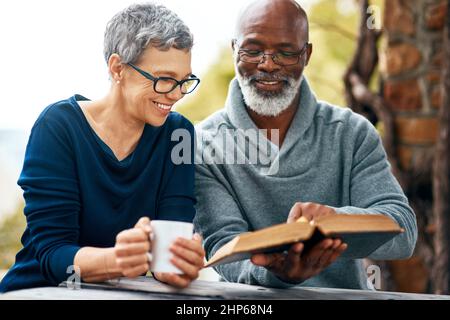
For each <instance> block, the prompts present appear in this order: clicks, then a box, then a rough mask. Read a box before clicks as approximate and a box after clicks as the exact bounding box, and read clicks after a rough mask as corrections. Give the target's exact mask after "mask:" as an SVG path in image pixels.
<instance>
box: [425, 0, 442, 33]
mask: <svg viewBox="0 0 450 320" xmlns="http://www.w3.org/2000/svg"><path fill="white" fill-rule="evenodd" d="M446 16H447V2H446V1H442V2H441V3H438V4H433V5H429V6H428V7H427V8H426V10H425V23H426V26H427V28H428V29H431V30H440V29H442V28H444V25H445V18H446Z"/></svg>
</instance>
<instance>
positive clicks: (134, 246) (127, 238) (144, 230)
mask: <svg viewBox="0 0 450 320" xmlns="http://www.w3.org/2000/svg"><path fill="white" fill-rule="evenodd" d="M151 231H152V229H151V226H150V219H149V218H147V217H144V218H141V219H139V221H138V223H137V224H136V225H135V226H134V228H133V229H128V230H124V231H122V232H121V233H119V234H118V235H117V238H116V245H115V246H114V254H115V258H116V265H117V267H118V269H119V270H120V271H121V272H122V275H123V276H124V277H128V278H136V277H138V276H141V275H143V274H145V273H147V271H148V270H149V261H148V253H149V251H150V249H151V242H150V233H151Z"/></svg>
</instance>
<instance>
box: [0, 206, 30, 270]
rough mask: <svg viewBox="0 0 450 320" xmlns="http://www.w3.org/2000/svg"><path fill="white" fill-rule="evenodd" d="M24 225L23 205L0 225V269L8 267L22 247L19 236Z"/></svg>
mask: <svg viewBox="0 0 450 320" xmlns="http://www.w3.org/2000/svg"><path fill="white" fill-rule="evenodd" d="M25 225H26V220H25V216H24V214H23V206H20V208H19V209H18V210H17V211H16V213H15V214H13V215H12V216H10V217H8V218H7V219H6V220H5V221H3V223H2V224H1V225H0V270H1V269H9V268H10V267H11V266H12V265H13V264H14V259H15V256H16V254H17V252H18V251H19V250H20V249H22V244H21V242H20V237H21V235H22V233H23V231H24V230H25Z"/></svg>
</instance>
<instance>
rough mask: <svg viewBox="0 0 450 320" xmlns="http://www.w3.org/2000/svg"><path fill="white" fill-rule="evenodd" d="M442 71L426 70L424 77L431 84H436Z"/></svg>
mask: <svg viewBox="0 0 450 320" xmlns="http://www.w3.org/2000/svg"><path fill="white" fill-rule="evenodd" d="M441 76H442V73H441V72H440V71H430V72H428V74H427V76H426V79H427V82H428V83H429V84H431V85H436V84H439V83H440V82H441Z"/></svg>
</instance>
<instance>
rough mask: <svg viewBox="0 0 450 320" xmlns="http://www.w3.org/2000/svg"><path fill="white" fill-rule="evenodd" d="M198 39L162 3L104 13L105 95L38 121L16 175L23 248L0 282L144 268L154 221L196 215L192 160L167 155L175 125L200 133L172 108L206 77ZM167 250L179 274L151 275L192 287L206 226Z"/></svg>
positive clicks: (101, 277)
mask: <svg viewBox="0 0 450 320" xmlns="http://www.w3.org/2000/svg"><path fill="white" fill-rule="evenodd" d="M192 45H193V38H192V35H191V33H190V31H189V29H188V28H187V26H186V25H185V24H184V23H183V22H182V21H181V20H180V19H179V18H178V17H177V16H176V15H175V14H174V13H173V12H171V11H169V10H168V9H166V8H165V7H163V6H161V5H155V4H142V5H132V6H130V7H128V8H127V9H125V10H123V11H121V12H119V13H118V14H116V15H115V16H114V17H113V18H112V20H111V21H110V22H109V23H108V25H107V28H106V32H105V43H104V54H105V59H106V62H107V64H108V69H109V74H110V78H111V80H112V81H111V88H110V90H109V92H108V93H107V95H106V96H105V97H104V98H102V99H101V100H98V101H90V100H88V99H86V98H84V97H82V96H80V95H75V96H73V97H71V98H69V99H67V100H62V101H59V102H56V103H54V104H52V105H50V106H48V107H47V108H46V109H45V110H44V111H43V112H42V114H41V115H40V116H39V118H38V119H37V121H36V123H35V124H34V127H33V129H32V131H31V135H30V139H29V142H28V146H27V150H26V155H25V162H24V166H23V171H22V173H21V175H20V179H19V182H18V183H19V185H20V186H21V187H22V189H23V190H24V198H25V202H26V206H25V210H24V212H25V215H26V218H27V228H26V230H25V232H24V234H23V237H22V244H23V249H22V250H21V251H20V252H19V253H18V254H17V256H16V262H15V265H14V266H13V267H12V268H11V270H10V271H9V272H8V274H7V275H6V276H5V277H4V279H3V281H2V282H1V284H0V292H6V291H10V290H17V289H23V288H31V287H41V286H50V285H58V284H59V283H61V282H62V281H65V280H67V279H68V277H70V276H71V275H72V274H73V273H72V271H73V270H78V272H79V273H80V275H81V278H82V280H83V281H85V282H100V281H105V280H108V279H113V278H117V277H122V276H125V277H136V276H139V275H144V274H146V273H147V271H148V270H149V261H148V258H147V257H148V256H149V255H148V252H149V250H151V241H150V238H151V237H150V233H151V226H150V219H159V220H178V221H189V222H191V221H192V220H193V217H194V214H195V210H194V205H195V197H194V192H193V191H194V190H193V188H194V167H193V161H192V162H191V163H182V164H175V163H179V162H177V161H175V162H174V161H172V159H171V150H172V148H173V146H174V145H176V143H177V141H172V139H171V135H172V132H174V130H176V129H185V130H188V132H189V133H190V134H192V135H193V134H194V129H193V126H192V124H191V123H190V122H189V121H188V120H186V119H185V118H184V117H182V116H181V115H179V114H177V113H174V112H171V110H172V107H173V105H174V104H175V103H176V102H177V101H178V100H180V99H181V98H182V97H183V96H184V95H185V94H187V93H191V92H192V91H193V90H194V89H195V87H196V86H197V85H198V83H199V79H197V78H196V77H195V76H194V75H193V74H192V71H191V48H192ZM144 70H145V71H144ZM191 140H192V141H193V139H191ZM191 151H193V146H192V150H191ZM192 157H193V152H192ZM171 251H172V253H173V259H172V263H173V264H174V265H175V266H177V267H178V268H179V269H180V270H182V271H183V272H184V274H181V275H177V274H155V275H154V276H155V277H156V278H157V279H158V280H160V281H163V282H166V283H169V284H171V285H174V286H177V287H185V286H187V285H189V283H190V282H191V281H192V280H194V279H195V278H197V276H198V272H199V270H200V269H201V268H202V266H203V258H204V251H203V249H202V246H201V239H200V236H199V235H197V234H195V235H194V236H193V238H192V239H184V240H183V239H178V240H177V242H175V243H174V245H173V246H172V247H171Z"/></svg>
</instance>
